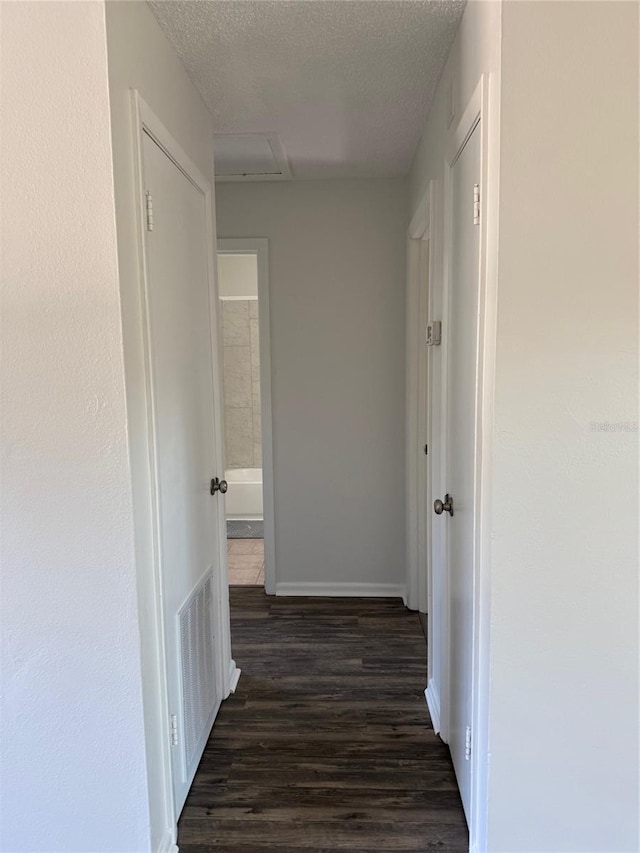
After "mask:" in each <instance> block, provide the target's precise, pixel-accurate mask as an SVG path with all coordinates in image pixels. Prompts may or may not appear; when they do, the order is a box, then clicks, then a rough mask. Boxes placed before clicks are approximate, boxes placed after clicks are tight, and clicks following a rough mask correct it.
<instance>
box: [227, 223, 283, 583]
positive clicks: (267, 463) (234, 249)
mask: <svg viewBox="0 0 640 853" xmlns="http://www.w3.org/2000/svg"><path fill="white" fill-rule="evenodd" d="M218 253H219V254H226V255H246V254H255V255H256V256H257V259H258V326H259V330H260V411H261V427H262V498H263V500H262V511H263V515H264V590H265V592H266V593H267V594H268V595H275V593H276V534H275V499H274V488H275V487H274V476H273V420H272V414H271V411H272V410H271V315H270V313H269V241H268V240H267V238H266V237H247V238H241V239H226V238H225V239H219V240H218ZM220 340H222V338H220Z"/></svg>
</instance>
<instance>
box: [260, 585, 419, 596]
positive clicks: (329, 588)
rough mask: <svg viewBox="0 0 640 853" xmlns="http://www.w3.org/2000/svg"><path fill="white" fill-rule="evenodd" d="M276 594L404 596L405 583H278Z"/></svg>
mask: <svg viewBox="0 0 640 853" xmlns="http://www.w3.org/2000/svg"><path fill="white" fill-rule="evenodd" d="M276 595H307V596H320V597H322V596H327V597H329V598H339V597H348V598H402V599H403V600H404V595H405V588H404V584H396V583H277V584H276Z"/></svg>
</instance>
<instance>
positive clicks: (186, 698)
mask: <svg viewBox="0 0 640 853" xmlns="http://www.w3.org/2000/svg"><path fill="white" fill-rule="evenodd" d="M178 620H179V626H180V664H181V669H182V701H183V712H184V717H183V725H184V737H183V744H184V758H185V769H186V774H187V778H188V779H190V778H191V777H192V776H193V773H195V770H196V767H197V765H198V762H199V760H200V756H201V754H202V750H203V748H204V744H205V741H206V738H207V737H208V735H209V729H210V727H211V723H212V721H213V713H214V710H215V705H216V687H215V672H214V650H213V619H212V613H211V577H210V576H208V577H207V578H205V580H204V581H203V582H202V583H201V584H200V585H199V586H198V587H196V589H195V590H194V591H193V593H192V594H191V595H190V596H189V598H188V599H187V601H186V602H185V604H184V605H183V606H182V608H181V609H180V610H179V612H178Z"/></svg>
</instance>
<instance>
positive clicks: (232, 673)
mask: <svg viewBox="0 0 640 853" xmlns="http://www.w3.org/2000/svg"><path fill="white" fill-rule="evenodd" d="M241 674H242V670H241V669H238V667H237V666H236V662H235V661H234V660H230V661H229V692H230V693H235V692H236V687H237V686H238V682H239V681H240V675H241Z"/></svg>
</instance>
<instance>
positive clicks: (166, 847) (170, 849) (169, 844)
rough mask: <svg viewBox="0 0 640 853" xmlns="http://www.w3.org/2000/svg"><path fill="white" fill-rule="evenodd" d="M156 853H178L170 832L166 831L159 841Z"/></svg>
mask: <svg viewBox="0 0 640 853" xmlns="http://www.w3.org/2000/svg"><path fill="white" fill-rule="evenodd" d="M156 853H179V850H178V845H177V844H176V842H175V838H174V835H173V833H172V832H171V830H169V829H167V830H166V831H165V833H164V835H163V836H162V838H161V839H160V844H159V845H158V847H157V849H156Z"/></svg>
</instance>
